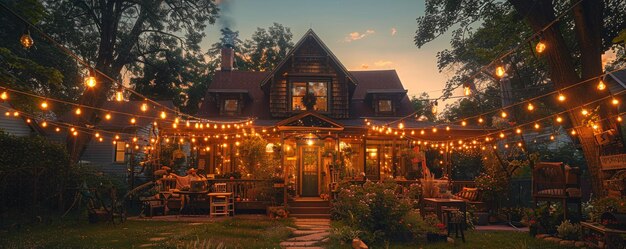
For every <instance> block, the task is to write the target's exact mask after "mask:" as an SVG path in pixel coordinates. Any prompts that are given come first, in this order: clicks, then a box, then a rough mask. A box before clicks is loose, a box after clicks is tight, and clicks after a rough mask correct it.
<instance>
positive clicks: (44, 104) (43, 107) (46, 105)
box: [41, 100, 48, 110]
mask: <svg viewBox="0 0 626 249" xmlns="http://www.w3.org/2000/svg"><path fill="white" fill-rule="evenodd" d="M41 109H44V110H45V109H48V102H47V101H45V100H44V101H43V102H41Z"/></svg>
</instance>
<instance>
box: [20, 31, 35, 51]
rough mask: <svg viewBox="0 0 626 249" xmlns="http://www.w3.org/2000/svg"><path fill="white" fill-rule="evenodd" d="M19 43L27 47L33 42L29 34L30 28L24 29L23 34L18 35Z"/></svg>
mask: <svg viewBox="0 0 626 249" xmlns="http://www.w3.org/2000/svg"><path fill="white" fill-rule="evenodd" d="M20 43H21V44H22V46H23V47H24V48H25V49H29V48H30V47H32V46H33V45H34V44H35V41H34V40H33V37H31V36H30V30H28V29H27V30H26V31H24V34H22V36H20Z"/></svg>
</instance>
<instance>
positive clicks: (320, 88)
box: [291, 81, 328, 112]
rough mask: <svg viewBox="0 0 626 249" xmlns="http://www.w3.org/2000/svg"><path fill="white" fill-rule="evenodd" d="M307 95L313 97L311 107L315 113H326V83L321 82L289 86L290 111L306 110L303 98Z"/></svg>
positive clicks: (295, 83)
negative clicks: (313, 102)
mask: <svg viewBox="0 0 626 249" xmlns="http://www.w3.org/2000/svg"><path fill="white" fill-rule="evenodd" d="M307 93H310V94H312V95H313V96H315V106H313V109H314V110H315V111H318V112H327V111H328V82H323V81H310V82H293V83H292V84H291V110H292V111H300V110H306V104H305V103H304V99H305V98H304V97H305V96H306V95H307Z"/></svg>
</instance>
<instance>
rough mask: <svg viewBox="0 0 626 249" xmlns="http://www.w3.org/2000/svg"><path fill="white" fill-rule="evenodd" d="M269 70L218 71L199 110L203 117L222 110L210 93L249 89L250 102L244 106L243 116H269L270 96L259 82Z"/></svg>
mask: <svg viewBox="0 0 626 249" xmlns="http://www.w3.org/2000/svg"><path fill="white" fill-rule="evenodd" d="M266 75H268V72H253V71H217V72H215V76H213V82H212V83H211V84H210V85H209V88H208V90H207V93H206V96H205V97H204V101H203V102H202V106H200V110H199V111H198V115H199V116H201V117H211V118H213V117H216V116H219V114H220V112H219V110H218V109H217V105H216V103H215V99H214V98H212V97H211V96H210V95H211V94H215V93H228V91H230V93H242V92H244V91H247V93H248V97H249V98H250V100H251V101H250V103H249V104H246V105H244V106H243V109H242V110H241V116H244V117H257V118H269V117H270V112H269V108H268V107H269V98H268V97H267V96H265V93H264V92H263V90H262V89H261V86H260V85H259V83H260V82H261V80H263V78H265V76H266Z"/></svg>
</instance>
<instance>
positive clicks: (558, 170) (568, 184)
mask: <svg viewBox="0 0 626 249" xmlns="http://www.w3.org/2000/svg"><path fill="white" fill-rule="evenodd" d="M532 181H533V184H532V186H533V200H534V201H535V206H537V205H538V203H539V202H540V201H546V202H548V204H550V203H551V202H560V203H561V204H562V205H563V211H564V212H563V216H564V219H567V217H568V216H569V208H568V204H570V203H574V204H576V207H577V208H578V214H579V215H580V214H581V210H582V207H581V197H582V194H581V190H580V180H579V170H578V168H572V167H570V166H567V165H565V164H563V163H560V162H559V163H547V162H542V163H538V164H537V165H536V166H535V168H534V169H533V179H532Z"/></svg>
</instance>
